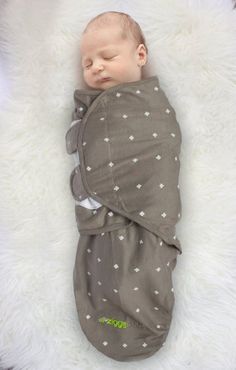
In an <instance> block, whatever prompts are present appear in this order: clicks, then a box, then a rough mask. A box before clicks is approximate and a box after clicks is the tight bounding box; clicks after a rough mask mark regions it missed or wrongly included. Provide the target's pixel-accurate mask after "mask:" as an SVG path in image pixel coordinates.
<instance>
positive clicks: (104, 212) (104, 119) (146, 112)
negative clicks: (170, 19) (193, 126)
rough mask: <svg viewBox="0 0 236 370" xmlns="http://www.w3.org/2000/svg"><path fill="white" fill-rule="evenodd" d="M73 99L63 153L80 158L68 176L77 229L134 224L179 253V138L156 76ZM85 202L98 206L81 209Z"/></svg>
mask: <svg viewBox="0 0 236 370" xmlns="http://www.w3.org/2000/svg"><path fill="white" fill-rule="evenodd" d="M74 102H75V110H74V112H73V114H72V123H71V127H70V128H69V130H68V131H67V133H66V149H67V153H68V154H73V153H76V152H78V154H79V161H80V162H79V164H78V165H77V166H76V167H75V168H74V170H73V171H72V173H71V176H70V188H71V192H72V195H73V197H74V199H75V201H76V204H75V213H76V220H77V224H78V230H79V232H80V233H81V234H97V233H101V232H104V231H106V230H112V229H116V228H119V227H120V226H121V225H129V224H130V222H136V223H138V224H140V225H141V226H143V227H145V228H147V229H148V230H149V231H151V232H153V233H154V234H156V235H157V236H159V237H161V238H162V239H163V240H164V241H165V242H166V243H167V244H170V245H173V246H175V247H176V248H177V249H178V251H179V253H180V254H182V248H181V245H180V241H179V240H178V238H177V237H176V233H175V225H176V223H177V222H178V221H179V219H180V217H181V211H182V210H181V199H180V190H179V184H178V179H179V169H180V161H179V154H180V148H181V140H182V137H181V131H180V127H179V124H178V122H177V120H176V115H175V111H174V109H173V107H172V106H171V105H170V103H169V101H168V99H167V97H166V95H165V93H164V91H163V90H162V89H161V88H160V84H159V80H158V78H157V76H152V77H149V78H147V79H144V80H139V81H134V82H126V83H122V84H119V85H116V86H113V87H110V88H108V89H107V90H92V89H76V90H75V91H74ZM87 197H92V198H93V199H95V200H96V201H97V202H99V203H101V204H102V205H103V207H100V208H98V209H96V210H91V209H90V210H89V209H86V208H84V207H81V206H80V205H79V201H81V200H83V199H86V198H87ZM109 213H110V214H109Z"/></svg>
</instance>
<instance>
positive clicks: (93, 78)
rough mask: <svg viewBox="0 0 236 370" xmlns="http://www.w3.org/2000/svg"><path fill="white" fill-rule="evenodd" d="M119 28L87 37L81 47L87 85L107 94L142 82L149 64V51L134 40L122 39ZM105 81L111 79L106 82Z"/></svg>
mask: <svg viewBox="0 0 236 370" xmlns="http://www.w3.org/2000/svg"><path fill="white" fill-rule="evenodd" d="M120 34H121V30H120V27H119V26H118V25H114V27H109V26H106V27H105V26H104V27H101V28H100V29H97V30H93V29H92V30H89V31H88V32H87V33H85V34H83V36H82V39H81V44H80V54H81V64H82V68H83V77H84V80H85V82H86V84H87V85H88V86H90V87H92V88H94V89H102V90H106V89H107V88H109V87H111V86H115V85H118V84H121V83H123V82H132V81H137V80H140V79H141V75H142V71H141V69H142V66H143V65H144V64H145V63H146V49H145V46H144V45H143V44H140V45H139V46H136V45H135V43H134V41H133V40H131V39H127V40H123V39H121V36H120ZM104 78H109V79H107V80H103V79H104Z"/></svg>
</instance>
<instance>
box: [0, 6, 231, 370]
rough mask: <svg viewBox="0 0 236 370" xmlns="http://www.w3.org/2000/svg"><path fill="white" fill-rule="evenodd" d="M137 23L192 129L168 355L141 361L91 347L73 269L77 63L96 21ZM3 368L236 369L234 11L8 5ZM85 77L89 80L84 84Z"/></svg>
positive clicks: (2, 150) (0, 15) (1, 225)
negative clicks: (109, 14) (124, 18)
mask: <svg viewBox="0 0 236 370" xmlns="http://www.w3.org/2000/svg"><path fill="white" fill-rule="evenodd" d="M107 10H117V11H123V12H126V13H129V14H130V15H131V16H132V17H133V18H134V19H135V20H136V21H137V22H138V23H139V24H140V26H141V27H142V29H143V31H144V34H145V36H146V39H147V44H148V47H149V53H150V54H149V61H148V64H147V65H146V66H145V68H146V69H145V77H149V76H152V75H154V74H157V75H158V77H159V80H160V84H161V86H162V88H163V89H164V90H165V92H166V94H167V96H168V98H169V99H170V102H171V104H172V105H173V107H174V108H175V110H176V114H177V119H178V121H179V124H180V127H181V130H182V139H183V142H182V150H181V156H180V161H181V171H180V179H179V185H180V192H181V197H182V218H181V220H180V222H179V223H178V224H177V235H178V238H179V239H180V240H181V243H182V248H183V254H182V255H181V256H179V257H178V263H177V266H176V268H175V270H174V273H173V284H174V291H175V297H176V301H175V309H174V312H173V321H172V326H171V330H170V332H169V335H168V338H167V341H166V344H165V346H164V347H163V348H162V349H161V350H160V351H158V352H157V353H156V354H155V355H153V356H152V357H150V358H148V359H145V360H142V361H137V362H130V363H126V364H124V363H121V362H118V361H115V360H112V359H110V358H108V357H106V356H104V355H103V354H102V353H100V352H98V351H97V350H96V349H95V348H94V347H93V346H92V345H91V344H90V343H89V342H88V340H87V339H86V337H85V335H84V334H83V332H82V330H81V328H80V325H79V323H78V319H77V313H76V309H75V302H74V296H73V286H72V270H73V265H74V259H75V253H76V246H77V241H78V237H79V234H78V232H77V228H76V222H75V215H74V199H73V198H72V195H71V193H70V188H69V175H70V173H71V171H72V169H73V168H74V164H73V160H72V158H71V156H69V155H68V154H67V153H66V148H65V133H66V131H67V129H68V127H69V124H70V121H71V112H72V110H73V91H74V89H75V88H76V87H77V86H79V87H81V88H82V87H84V86H83V83H82V73H81V72H80V71H78V66H77V60H76V57H77V54H78V44H79V40H80V36H81V32H82V30H83V28H84V27H85V25H86V24H87V22H88V21H89V20H90V19H91V18H92V17H94V16H95V15H97V14H99V13H101V12H104V11H107ZM0 47H1V62H0V66H1V84H2V87H1V89H0V91H1V101H0V106H1V108H0V110H1V111H0V122H1V126H0V127H1V134H0V166H1V167H0V168H1V177H0V367H1V369H6V368H9V367H14V370H20V369H24V370H64V369H65V370H74V369H83V370H93V369H96V370H98V369H121V368H123V367H124V366H126V368H127V369H135V370H137V369H141V368H145V369H149V370H152V369H155V370H156V369H160V370H167V369H168V370H173V369H174V370H178V369H180V370H183V369H192V370H198V369H204V370H211V369H212V370H213V369H214V370H233V369H235V368H236V355H235V353H236V352H235V342H236V310H235V307H236V272H235V271H236V233H235V230H236V195H235V194H236V193H235V189H236V171H235V168H236V104H235V101H236V10H233V4H232V2H231V1H230V0H224V1H222V0H221V1H219V0H218V1H217V0H204V1H203V0H202V1H201V0H195V1H190V0H182V1H178V0H157V1H151V0H146V1H145V2H143V1H141V0H137V1H135V2H134V1H118V0H117V1H116V0H113V1H109V0H100V1H95V0H90V1H83V0H67V1H66V0H51V1H48V0H41V1H36V0H33V1H32V0H21V1H17V0H10V1H4V0H2V2H1V5H0ZM77 76H78V80H77Z"/></svg>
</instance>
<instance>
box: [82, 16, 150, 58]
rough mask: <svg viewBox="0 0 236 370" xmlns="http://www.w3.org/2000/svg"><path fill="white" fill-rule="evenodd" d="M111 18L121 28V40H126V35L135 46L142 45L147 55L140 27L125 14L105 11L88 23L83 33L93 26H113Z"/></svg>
mask: <svg viewBox="0 0 236 370" xmlns="http://www.w3.org/2000/svg"><path fill="white" fill-rule="evenodd" d="M113 16H115V18H117V20H118V22H119V24H120V26H121V31H122V32H121V37H122V39H123V40H126V39H127V38H128V35H130V36H131V37H132V38H133V40H134V41H135V42H136V43H137V46H138V45H139V44H143V45H144V46H145V48H146V52H147V54H148V48H147V45H146V40H145V37H144V34H143V32H142V30H141V27H140V26H139V24H138V23H137V22H136V21H135V20H134V19H133V18H132V17H131V16H130V15H129V14H126V13H122V12H116V11H107V12H103V13H100V14H98V15H97V16H96V17H94V18H93V19H91V20H90V21H89V23H88V24H87V26H86V28H85V30H84V32H83V33H86V32H87V31H88V30H89V29H90V28H91V26H93V25H94V24H95V25H98V27H99V26H101V27H102V26H104V25H107V24H114V17H113Z"/></svg>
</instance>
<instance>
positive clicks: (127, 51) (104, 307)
mask: <svg viewBox="0 0 236 370" xmlns="http://www.w3.org/2000/svg"><path fill="white" fill-rule="evenodd" d="M80 52H81V62H82V67H83V77H84V81H85V82H86V84H87V85H88V88H86V89H76V90H75V92H74V101H75V110H74V112H73V115H72V120H73V121H72V124H71V127H70V129H69V130H68V132H67V133H66V148H67V152H68V154H73V155H74V156H75V160H76V166H75V168H74V169H73V171H72V173H71V176H70V188H71V192H72V195H73V197H74V199H75V203H76V205H75V215H76V221H77V226H78V231H79V233H80V238H79V241H78V245H77V253H76V259H75V265H74V271H73V283H74V295H75V302H76V307H77V312H78V318H79V321H80V325H81V328H82V330H83V332H84V333H85V335H86V337H87V339H88V340H89V341H90V342H91V343H92V344H93V346H94V347H96V348H97V349H98V350H99V351H100V352H102V353H103V354H105V355H106V356H108V357H111V358H113V359H115V360H117V361H132V360H138V359H143V358H146V357H150V356H152V355H153V354H154V353H155V352H157V351H158V350H159V349H161V348H162V346H163V345H164V343H165V339H166V337H167V335H168V332H169V329H170V324H171V319H172V311H173V307H174V301H175V298H174V293H173V286H172V271H173V269H174V268H175V265H176V262H177V255H178V254H181V253H182V250H181V245H180V242H179V240H178V239H177V237H176V235H175V224H176V223H177V222H178V219H179V218H180V212H181V203H180V194H179V185H178V176H179V168H180V162H179V153H180V144H181V132H180V128H179V125H178V122H177V121H176V116H175V111H174V109H173V108H172V107H171V105H170V103H169V101H168V99H167V97H166V95H165V93H164V92H163V90H162V89H161V87H160V84H159V81H158V78H157V76H152V77H149V78H146V79H143V78H142V68H143V66H144V65H145V64H146V61H147V53H148V51H147V47H146V45H145V39H144V36H143V34H142V31H141V29H140V27H139V25H138V24H137V22H135V21H134V20H133V19H132V18H131V17H130V16H129V15H127V14H125V13H119V12H105V13H102V14H100V15H98V16H97V17H96V18H95V19H93V20H91V21H90V22H89V24H88V25H87V27H86V29H85V31H84V33H83V35H82V39H81V46H80Z"/></svg>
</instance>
